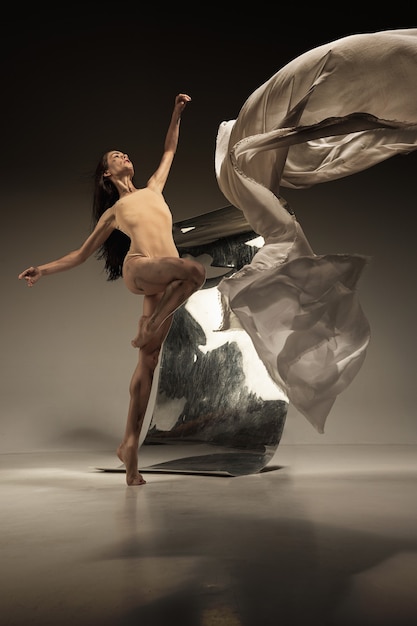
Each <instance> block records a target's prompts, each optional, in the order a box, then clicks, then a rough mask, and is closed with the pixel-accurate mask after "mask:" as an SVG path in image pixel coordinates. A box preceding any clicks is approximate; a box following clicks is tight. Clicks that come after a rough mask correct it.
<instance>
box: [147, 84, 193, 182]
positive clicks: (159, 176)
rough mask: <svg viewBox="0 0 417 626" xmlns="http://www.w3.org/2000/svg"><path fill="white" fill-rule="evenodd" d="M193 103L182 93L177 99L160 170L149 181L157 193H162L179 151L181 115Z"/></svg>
mask: <svg viewBox="0 0 417 626" xmlns="http://www.w3.org/2000/svg"><path fill="white" fill-rule="evenodd" d="M190 101H191V98H190V96H187V94H185V93H180V94H178V95H177V97H176V98H175V105H174V110H173V112H172V116H171V122H170V124H169V126H168V131H167V134H166V137H165V144H164V153H163V155H162V159H161V162H160V163H159V166H158V169H157V170H156V171H155V172H154V173H153V174H152V176H151V177H150V179H149V180H148V183H147V187H151V188H152V189H155V190H156V191H160V192H162V190H163V188H164V186H165V183H166V181H167V178H168V174H169V171H170V169H171V165H172V161H173V160H174V156H175V152H176V151H177V146H178V139H179V134H180V123H181V114H182V112H183V110H184V108H185V107H186V105H187V103H188V102H190Z"/></svg>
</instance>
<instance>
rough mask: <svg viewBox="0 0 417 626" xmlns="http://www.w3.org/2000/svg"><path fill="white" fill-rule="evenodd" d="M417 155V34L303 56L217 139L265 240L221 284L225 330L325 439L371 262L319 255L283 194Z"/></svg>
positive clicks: (358, 349)
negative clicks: (250, 348)
mask: <svg viewBox="0 0 417 626" xmlns="http://www.w3.org/2000/svg"><path fill="white" fill-rule="evenodd" d="M415 149H417V29H403V30H391V31H382V32H377V33H370V34H358V35H351V36H348V37H344V38H342V39H339V40H337V41H334V42H331V43H328V44H325V45H322V46H319V47H317V48H315V49H313V50H310V51H308V52H306V53H304V54H302V55H301V56H299V57H297V58H296V59H294V60H293V61H291V62H290V63H288V64H287V65H286V66H284V67H283V68H282V69H281V70H279V71H278V72H277V73H276V74H274V75H273V76H272V77H271V78H270V79H269V80H268V81H267V82H265V83H264V84H263V85H261V86H260V87H259V88H258V89H257V90H256V91H254V92H253V93H252V95H251V96H250V97H249V98H248V100H247V101H246V103H245V104H244V105H243V107H242V109H241V111H240V113H239V115H238V117H237V118H236V119H235V120H229V121H225V122H222V123H221V124H220V126H219V129H218V135H217V143H216V154H215V170H216V176H217V181H218V184H219V187H220V189H221V191H222V193H223V194H224V195H225V197H226V198H227V199H228V200H229V202H230V203H231V204H233V205H234V206H235V207H237V208H239V209H240V210H242V212H243V213H244V215H245V218H246V219H247V221H248V222H249V224H250V225H251V227H252V228H253V230H254V231H255V232H256V233H258V234H259V235H261V236H262V237H263V239H264V242H265V243H264V245H263V247H262V248H261V249H260V250H259V251H258V252H257V254H256V255H255V256H254V258H253V260H252V262H251V263H250V265H247V266H245V267H243V268H242V269H241V270H240V271H238V272H236V273H235V274H234V275H233V276H231V277H229V278H225V279H223V280H222V281H221V283H220V284H219V286H218V289H219V291H220V294H221V302H222V306H223V324H222V327H221V330H225V329H228V328H236V327H237V328H243V329H244V330H245V331H246V332H247V333H248V334H249V335H250V337H251V339H252V342H253V344H254V346H255V348H256V350H257V353H258V354H259V357H260V358H261V360H262V361H263V363H264V364H265V366H266V368H267V370H268V372H269V374H270V376H271V378H272V379H273V380H274V381H275V382H276V383H277V384H278V385H279V386H280V387H281V388H282V389H283V390H284V391H285V393H286V394H287V396H288V399H289V401H290V402H291V403H292V404H293V405H294V406H295V407H296V408H297V409H298V410H299V411H300V412H301V413H302V414H303V415H304V416H305V417H306V418H307V419H308V420H309V422H310V423H311V424H312V425H313V426H314V427H315V428H316V429H317V431H318V432H320V433H322V432H324V425H325V422H326V419H327V416H328V414H329V412H330V410H331V408H332V406H333V404H334V402H335V400H336V397H337V396H338V394H340V393H341V392H342V391H343V390H344V389H345V388H346V387H347V386H348V385H349V383H350V382H351V381H352V379H353V378H354V377H355V376H356V374H357V373H358V371H359V369H360V367H361V365H362V363H363V361H364V358H365V354H366V349H367V346H368V343H369V339H370V328H369V324H368V321H367V319H366V316H365V315H364V312H363V310H362V308H361V305H360V302H359V298H358V294H357V283H358V280H359V278H360V276H361V273H362V271H363V268H364V267H365V265H366V262H367V259H366V257H363V256H360V255H349V254H332V255H316V254H314V252H313V251H312V249H311V247H310V245H309V242H308V241H307V239H306V237H305V235H304V233H303V231H302V228H301V226H300V224H299V223H298V222H297V220H296V218H295V216H294V215H293V214H291V213H290V212H289V211H288V210H287V208H286V205H285V201H284V200H283V198H282V197H281V196H280V188H281V187H287V188H292V189H300V188H305V187H310V186H312V185H315V184H317V183H324V182H326V181H330V180H335V179H337V178H342V177H345V176H349V175H351V174H354V173H356V172H359V171H362V170H364V169H367V168H369V167H371V166H373V165H375V164H377V163H379V162H381V161H383V160H385V159H388V158H389V157H391V156H393V155H395V154H399V153H407V152H411V151H412V150H415Z"/></svg>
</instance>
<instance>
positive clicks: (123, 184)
mask: <svg viewBox="0 0 417 626" xmlns="http://www.w3.org/2000/svg"><path fill="white" fill-rule="evenodd" d="M113 182H114V184H115V185H116V187H117V190H118V192H119V196H120V197H122V196H126V195H127V194H129V193H132V192H133V191H136V187H135V186H134V184H133V183H132V179H131V178H124V179H117V180H114V181H113Z"/></svg>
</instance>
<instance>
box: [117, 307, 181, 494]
mask: <svg viewBox="0 0 417 626" xmlns="http://www.w3.org/2000/svg"><path fill="white" fill-rule="evenodd" d="M171 321H172V318H169V319H168V320H167V321H166V322H165V323H164V324H162V326H161V327H160V329H159V332H158V333H157V334H155V335H154V337H153V338H152V339H151V340H150V341H149V342H148V343H147V345H146V346H145V347H144V348H141V349H140V350H139V357H138V363H137V366H136V368H135V371H134V372H133V376H132V379H131V381H130V386H129V392H130V403H129V410H128V415H127V422H126V430H125V434H124V437H123V441H122V442H121V444H120V445H119V447H118V449H117V456H118V457H119V459H120V460H121V461H122V463H124V465H125V467H126V483H127V484H128V485H143V484H144V483H145V482H146V481H145V480H144V478H143V476H142V475H141V474H140V473H139V471H138V447H139V437H140V433H141V429H142V424H143V419H144V417H145V413H146V409H147V406H148V402H149V397H150V394H151V389H152V381H153V377H154V372H155V368H156V366H157V364H158V359H159V354H160V350H161V347H162V344H163V341H164V340H165V337H166V336H167V334H168V331H169V329H170V327H171Z"/></svg>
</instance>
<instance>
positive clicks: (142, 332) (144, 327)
mask: <svg viewBox="0 0 417 626" xmlns="http://www.w3.org/2000/svg"><path fill="white" fill-rule="evenodd" d="M153 335H154V333H153V332H152V331H151V330H149V316H148V315H142V317H141V318H140V320H139V325H138V334H137V335H136V337H135V338H134V339H132V341H131V344H132V346H133V347H134V348H143V346H144V345H146V344H147V343H148V342H149V341H150V340H151V339H152V336H153Z"/></svg>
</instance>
